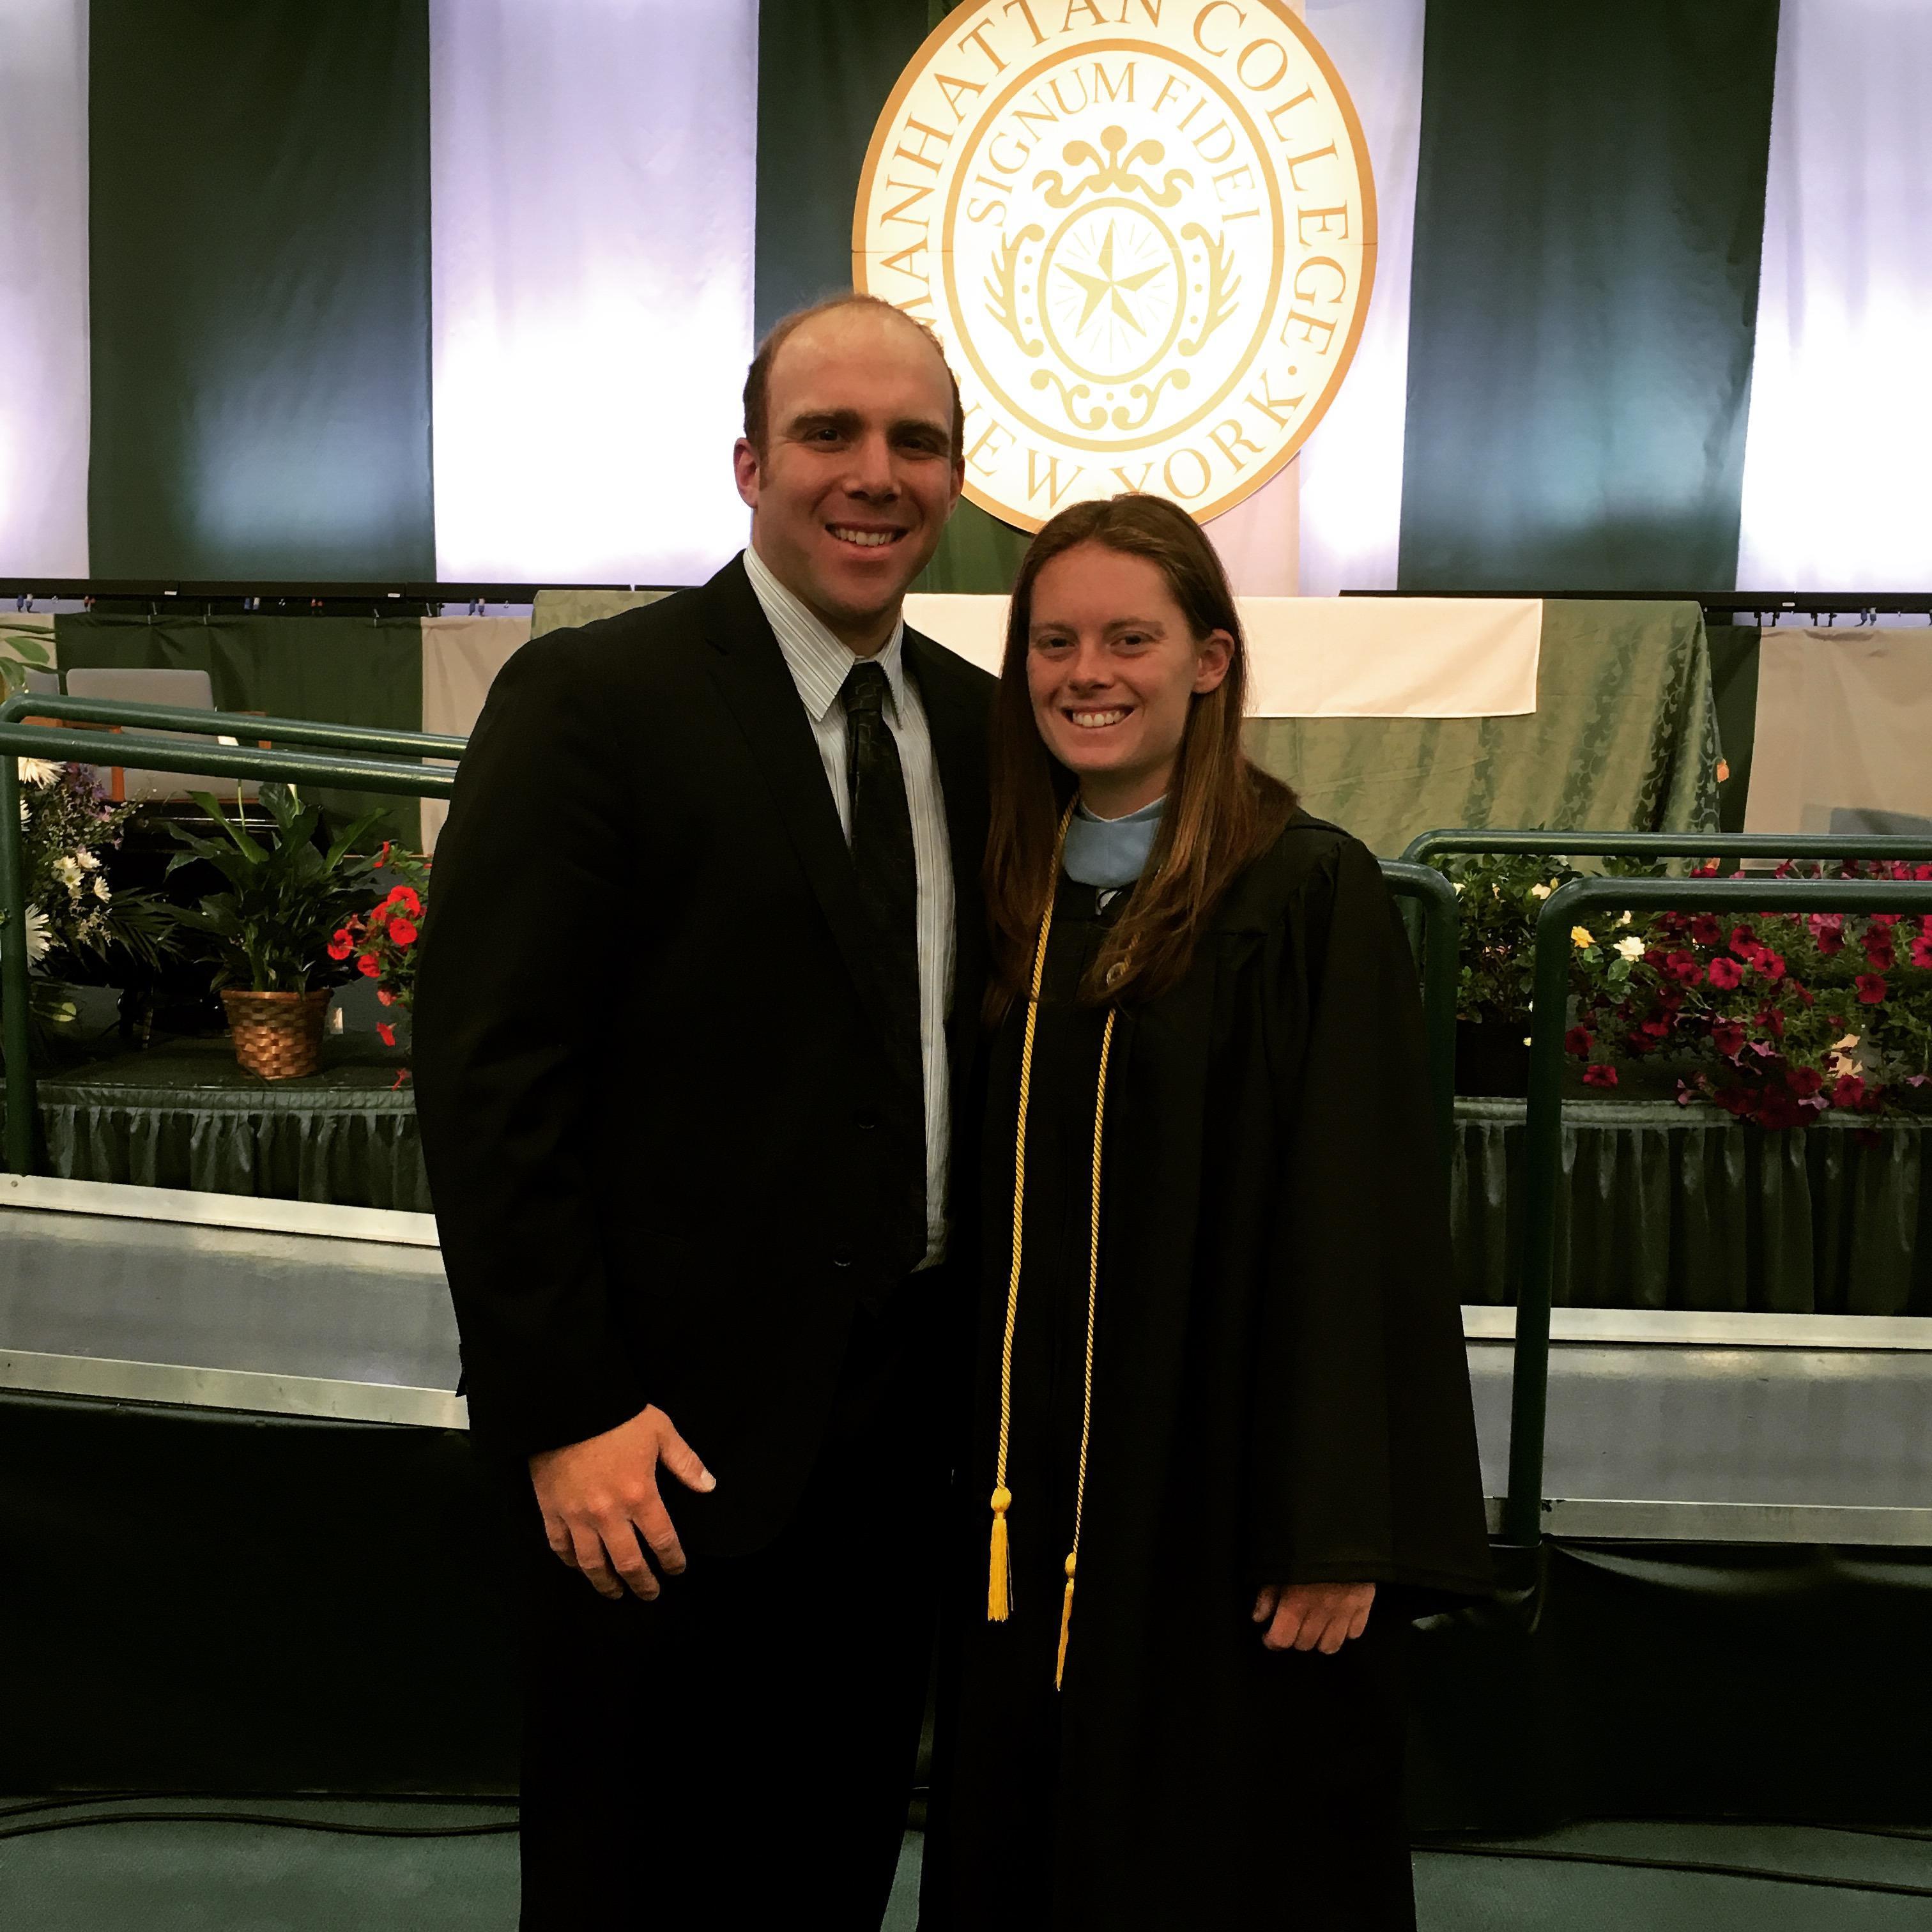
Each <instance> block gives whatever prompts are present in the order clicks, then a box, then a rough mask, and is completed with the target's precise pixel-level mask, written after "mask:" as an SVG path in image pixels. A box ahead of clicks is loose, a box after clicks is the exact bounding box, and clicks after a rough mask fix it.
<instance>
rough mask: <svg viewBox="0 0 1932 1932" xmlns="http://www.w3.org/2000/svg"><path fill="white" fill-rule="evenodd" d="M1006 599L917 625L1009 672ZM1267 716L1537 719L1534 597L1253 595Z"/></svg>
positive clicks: (919, 604)
mask: <svg viewBox="0 0 1932 1932" xmlns="http://www.w3.org/2000/svg"><path fill="white" fill-rule="evenodd" d="M1007 601H1008V600H1007V598H1004V597H932V596H924V595H921V596H916V597H908V598H907V599H906V601H905V616H906V622H907V623H908V624H910V625H911V626H912V627H913V629H914V630H916V631H924V632H925V633H926V635H927V636H928V637H936V638H937V639H938V640H939V642H940V643H942V644H944V645H945V646H947V649H949V650H953V651H957V652H959V655H961V656H962V658H968V659H970V660H971V661H972V662H973V663H974V664H978V665H979V666H980V667H981V668H982V669H983V670H989V671H991V672H992V673H993V674H994V675H995V676H998V674H999V669H1000V658H1001V653H1002V652H1003V651H1004V648H1005V644H1006V634H1007ZM1235 601H1236V603H1237V604H1238V607H1239V608H1240V610H1241V628H1242V629H1243V631H1244V632H1245V633H1246V634H1247V643H1248V658H1249V665H1250V672H1249V677H1250V690H1249V692H1248V712H1249V715H1250V716H1251V717H1255V718H1511V717H1521V716H1523V715H1526V714H1528V713H1529V712H1533V711H1534V710H1535V709H1536V673H1537V667H1538V663H1539V661H1541V656H1542V650H1543V604H1542V601H1541V599H1540V598H1533V597H1388V598H1383V597H1241V598H1237V599H1236V600H1235Z"/></svg>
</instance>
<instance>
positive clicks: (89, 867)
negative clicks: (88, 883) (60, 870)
mask: <svg viewBox="0 0 1932 1932" xmlns="http://www.w3.org/2000/svg"><path fill="white" fill-rule="evenodd" d="M74 859H75V861H76V862H77V863H78V865H80V868H81V869H82V871H86V872H98V871H100V869H101V861H100V860H99V859H97V858H96V857H95V856H94V854H93V853H92V852H77V853H75V854H74Z"/></svg>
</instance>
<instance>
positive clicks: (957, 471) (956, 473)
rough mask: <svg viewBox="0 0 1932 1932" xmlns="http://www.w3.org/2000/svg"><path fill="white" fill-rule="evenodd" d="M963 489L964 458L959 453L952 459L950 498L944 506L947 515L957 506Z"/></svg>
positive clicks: (964, 488)
mask: <svg viewBox="0 0 1932 1932" xmlns="http://www.w3.org/2000/svg"><path fill="white" fill-rule="evenodd" d="M965 490H966V458H965V456H964V455H959V456H956V457H955V458H953V500H952V501H951V502H949V503H948V504H947V506H946V514H947V515H948V516H949V517H950V516H951V515H952V514H953V511H955V510H956V509H958V508H959V499H960V498H961V496H963V495H964V494H965Z"/></svg>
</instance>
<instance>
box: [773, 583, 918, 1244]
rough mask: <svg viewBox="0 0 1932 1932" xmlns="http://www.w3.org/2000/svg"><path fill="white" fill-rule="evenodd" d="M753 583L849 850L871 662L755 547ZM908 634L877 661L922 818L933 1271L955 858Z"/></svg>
mask: <svg viewBox="0 0 1932 1932" xmlns="http://www.w3.org/2000/svg"><path fill="white" fill-rule="evenodd" d="M745 575H746V576H747V577H749V578H750V579H751V589H753V591H754V592H755V593H756V594H757V599H758V602H759V604H760V607H762V608H763V611H764V613H765V616H766V618H767V619H769V622H770V624H771V627H772V633H773V634H774V635H775V637H777V639H778V649H780V651H781V652H783V653H784V661H785V664H786V666H787V668H788V669H789V670H790V672H791V676H792V682H793V683H794V684H796V685H797V686H798V695H799V702H800V703H802V704H803V705H804V706H805V717H806V718H807V719H808V721H810V723H811V735H812V736H813V737H814V738H815V739H817V741H818V755H819V757H820V760H821V761H822V762H823V764H824V766H825V778H826V783H827V784H829V785H830V786H831V787H832V802H833V803H834V804H835V805H837V806H838V822H839V823H840V824H841V826H844V831H845V838H846V842H847V844H850V842H851V838H852V800H851V796H850V793H849V792H848V791H847V789H846V784H845V707H844V705H842V704H841V703H839V701H838V694H839V693H840V692H841V691H843V690H844V688H845V679H846V678H847V676H848V675H849V673H850V671H851V669H852V667H853V665H854V664H859V663H860V662H862V661H865V660H862V659H861V658H859V656H858V655H857V654H856V652H853V651H851V650H849V649H847V647H846V646H844V644H842V643H840V642H839V641H838V639H837V638H836V637H834V636H833V635H832V633H831V631H829V629H827V628H826V625H824V623H823V622H822V621H821V620H820V618H819V617H818V616H817V613H814V611H813V610H811V608H810V607H809V606H808V605H807V604H805V603H803V602H802V601H800V600H799V598H797V597H796V596H794V595H793V594H792V592H790V591H789V590H787V589H786V588H785V586H784V585H783V584H782V583H780V582H779V581H778V579H777V577H775V576H773V575H772V572H771V570H770V568H769V567H768V566H767V565H766V562H765V561H764V559H763V558H762V557H760V556H759V555H758V553H757V551H756V550H753V549H751V548H749V547H747V548H746V550H745ZM904 643H905V625H904V621H903V620H901V622H898V624H896V625H894V626H893V627H892V636H891V637H889V639H887V640H886V646H885V648H884V649H883V650H881V651H880V652H878V654H877V655H876V656H875V657H874V658H872V659H871V660H870V661H871V662H872V663H874V664H877V665H878V666H879V667H880V669H881V670H883V671H884V673H885V674H886V691H887V693H888V696H887V698H886V706H885V716H886V729H887V730H889V731H890V732H891V733H892V742H893V744H894V745H895V746H896V747H897V748H898V754H899V768H900V769H901V771H902V772H904V775H905V790H906V805H907V809H908V810H909V811H910V813H911V815H912V850H913V865H914V868H915V873H916V879H917V883H918V921H919V1055H920V1060H921V1063H922V1069H923V1071H924V1073H925V1076H926V1259H925V1260H924V1261H922V1262H921V1263H920V1264H919V1265H920V1267H922V1268H930V1267H932V1265H933V1264H934V1263H935V1262H938V1261H940V1260H942V1259H944V1256H945V1253H946V1175H947V1160H948V1155H949V1152H950V1148H949V1142H950V1133H949V1129H948V1123H947V1097H948V1077H947V1064H946V1017H947V1014H948V1013H950V1011H951V1010H952V1006H953V856H952V849H951V847H950V845H949V844H948V843H947V830H946V799H945V796H944V793H942V792H941V790H940V785H939V766H938V762H937V760H935V758H934V757H933V755H932V733H931V732H930V731H929V730H928V729H927V727H926V709H925V707H924V706H923V705H922V704H921V703H920V702H919V685H918V682H917V680H916V679H913V678H911V677H909V676H907V674H906V667H905V650H904Z"/></svg>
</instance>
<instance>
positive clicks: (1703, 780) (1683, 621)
mask: <svg viewBox="0 0 1932 1932" xmlns="http://www.w3.org/2000/svg"><path fill="white" fill-rule="evenodd" d="M1248 747H1249V750H1250V752H1251V753H1252V754H1253V756H1254V757H1255V758H1256V760H1258V761H1259V763H1262V764H1263V765H1265V766H1267V768H1268V769H1269V770H1270V771H1271V772H1274V773H1276V774H1277V776H1279V777H1281V778H1285V779H1286V780H1287V781H1289V783H1290V784H1293V785H1294V786H1295V787H1296V789H1297V790H1299V791H1300V792H1301V794H1302V796H1303V799H1304V801H1305V802H1306V803H1307V805H1308V807H1309V808H1310V810H1311V811H1314V812H1316V813H1318V814H1320V815H1321V816H1322V817H1325V818H1331V819H1333V820H1334V821H1335V822H1336V823H1337V824H1340V825H1342V826H1346V828H1347V829H1349V831H1351V832H1353V833H1355V835H1356V837H1358V838H1360V839H1361V840H1362V841H1364V843H1365V844H1367V845H1368V846H1369V847H1370V849H1371V850H1374V851H1376V852H1379V853H1382V855H1383V856H1385V857H1392V856H1394V855H1395V854H1397V853H1399V852H1400V851H1401V850H1402V848H1403V846H1405V845H1406V844H1407V843H1408V842H1409V840H1410V839H1411V838H1414V837H1415V835H1416V834H1417V833H1418V832H1427V831H1429V830H1430V829H1433V828H1434V827H1436V826H1449V825H1493V826H1545V825H1551V826H1553V825H1561V826H1569V827H1572V828H1581V827H1585V826H1588V827H1590V828H1592V829H1600V828H1601V829H1612V830H1616V831H1625V830H1628V831H1633V832H1637V831H1679V830H1682V831H1700V830H1703V831H1709V830H1715V829H1716V827H1717V823H1718V781H1717V766H1718V730H1717V718H1716V713H1715V710H1714V709H1713V708H1712V696H1711V661H1710V652H1709V647H1708V645H1707V643H1706V637H1705V632H1704V620H1703V615H1702V613H1700V610H1698V607H1697V605H1696V604H1639V603H1620V602H1610V601H1604V602H1598V601H1595V600H1579V601H1568V602H1565V601H1555V600H1553V601H1550V602H1549V603H1547V604H1545V605H1544V610H1543V648H1542V652H1541V659H1540V661H1539V663H1538V670H1537V688H1536V709H1535V712H1534V713H1533V714H1532V715H1529V716H1528V717H1523V718H1260V719H1256V720H1255V721H1253V722H1252V723H1250V725H1249V727H1248Z"/></svg>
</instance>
